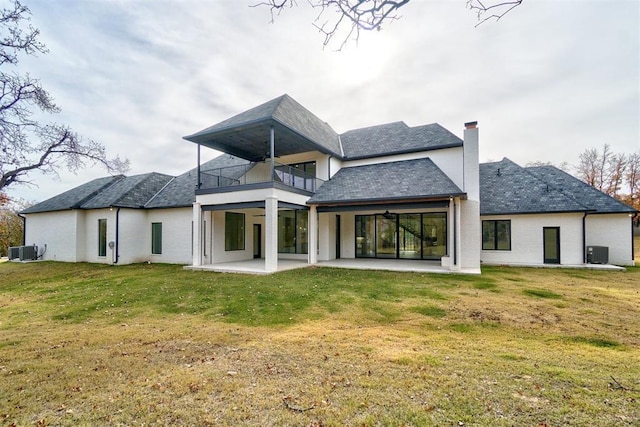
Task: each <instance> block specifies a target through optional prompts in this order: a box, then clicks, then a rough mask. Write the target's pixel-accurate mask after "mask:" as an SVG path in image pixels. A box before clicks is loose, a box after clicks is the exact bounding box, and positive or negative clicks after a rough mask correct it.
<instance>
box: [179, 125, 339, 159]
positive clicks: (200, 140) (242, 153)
mask: <svg viewBox="0 0 640 427" xmlns="http://www.w3.org/2000/svg"><path fill="white" fill-rule="evenodd" d="M272 126H273V129H274V135H275V144H274V147H275V156H276V157H282V156H286V155H289V154H298V153H304V152H307V151H314V150H317V151H320V152H322V153H325V154H332V153H331V152H330V151H329V150H327V149H326V148H324V147H322V146H320V145H318V144H316V143H314V142H313V141H311V140H309V139H308V138H306V137H304V136H302V135H300V134H299V133H297V132H296V131H294V130H292V129H290V128H289V127H287V126H285V125H283V124H282V123H280V122H278V121H277V120H275V119H273V118H267V119H263V120H259V121H255V122H251V123H244V124H241V125H237V126H233V127H229V128H223V129H215V130H210V129H205V130H203V131H201V132H198V133H195V134H193V135H189V136H185V137H184V139H186V140H187V141H191V142H195V143H196V144H200V145H202V146H205V147H209V148H213V149H214V150H218V151H222V152H223V153H228V154H231V155H234V156H236V157H240V158H243V159H246V160H249V161H251V162H260V161H263V160H265V159H266V158H269V156H270V132H271V127H272Z"/></svg>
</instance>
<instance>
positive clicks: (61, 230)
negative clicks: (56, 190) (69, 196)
mask: <svg viewBox="0 0 640 427" xmlns="http://www.w3.org/2000/svg"><path fill="white" fill-rule="evenodd" d="M81 214H82V212H81V211H78V210H71V209H70V210H65V211H58V212H45V213H34V214H26V215H25V217H26V218H27V221H26V230H25V232H26V236H25V242H24V244H25V245H32V244H35V245H37V246H38V251H39V253H42V251H43V250H44V245H45V244H46V245H47V250H46V253H45V254H44V256H43V257H42V259H44V260H51V261H67V262H78V261H84V259H83V256H82V253H81V252H79V251H78V239H76V236H80V235H81V234H82V231H83V230H81V232H80V233H79V234H77V233H76V230H77V224H78V216H79V215H80V217H82V215H81Z"/></svg>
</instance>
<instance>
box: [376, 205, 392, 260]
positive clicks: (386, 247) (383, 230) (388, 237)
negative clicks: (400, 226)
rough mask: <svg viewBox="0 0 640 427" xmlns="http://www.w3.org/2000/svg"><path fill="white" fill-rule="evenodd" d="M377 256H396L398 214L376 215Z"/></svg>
mask: <svg viewBox="0 0 640 427" xmlns="http://www.w3.org/2000/svg"><path fill="white" fill-rule="evenodd" d="M376 256H377V257H378V258H396V215H391V216H390V217H385V216H384V215H376Z"/></svg>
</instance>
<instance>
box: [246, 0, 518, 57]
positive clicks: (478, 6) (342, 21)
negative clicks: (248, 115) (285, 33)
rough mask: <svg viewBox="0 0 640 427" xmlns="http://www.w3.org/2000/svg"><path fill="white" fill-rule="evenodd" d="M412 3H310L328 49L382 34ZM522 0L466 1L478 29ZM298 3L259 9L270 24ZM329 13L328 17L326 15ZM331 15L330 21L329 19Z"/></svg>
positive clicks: (273, 0)
mask: <svg viewBox="0 0 640 427" xmlns="http://www.w3.org/2000/svg"><path fill="white" fill-rule="evenodd" d="M409 1H410V0H307V2H308V3H309V4H310V5H311V6H312V7H314V8H316V9H318V11H319V12H318V15H317V17H316V20H315V22H314V23H313V25H314V26H315V27H316V28H317V29H318V31H320V33H322V34H323V35H324V42H323V45H324V46H327V45H329V44H330V43H331V41H332V40H333V38H334V37H336V36H338V38H342V42H341V45H340V48H339V50H340V49H342V48H343V47H344V46H345V45H346V43H347V42H348V41H349V40H350V39H353V40H356V41H357V40H358V38H359V37H360V31H361V30H365V31H371V30H378V31H380V30H382V26H383V25H386V24H387V23H390V22H392V21H395V20H397V19H399V18H400V15H398V12H399V10H400V9H401V8H402V7H404V6H406V5H407V4H408V3H409ZM522 1H523V0H504V1H499V0H467V7H468V8H469V9H471V10H472V11H474V12H475V13H476V14H477V15H478V25H480V24H482V23H484V22H486V21H488V20H496V21H498V20H500V19H501V18H502V17H503V16H504V15H506V14H507V13H509V12H510V11H511V10H513V9H514V8H516V7H517V6H519V5H520V4H521V3H522ZM297 5H298V3H297V0H264V1H262V2H260V3H258V4H256V5H254V7H256V6H266V7H268V8H269V9H270V11H271V22H273V21H274V19H275V16H276V15H279V14H280V13H281V12H282V11H283V10H284V9H288V8H291V7H294V6H297ZM327 12H328V13H327ZM327 15H328V17H327Z"/></svg>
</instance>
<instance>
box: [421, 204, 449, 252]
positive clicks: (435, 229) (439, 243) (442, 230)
mask: <svg viewBox="0 0 640 427" xmlns="http://www.w3.org/2000/svg"><path fill="white" fill-rule="evenodd" d="M422 236H423V237H422V257H423V258H424V259H439V258H442V257H443V256H446V255H447V214H446V213H445V212H438V213H428V214H424V215H423V216H422Z"/></svg>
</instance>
